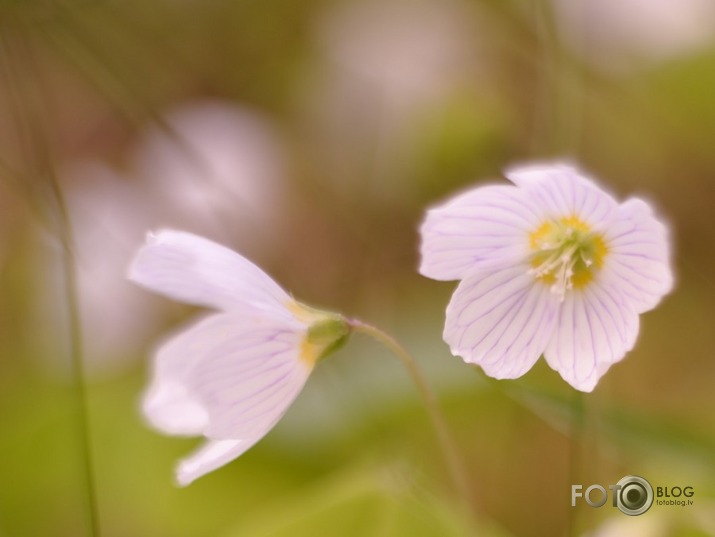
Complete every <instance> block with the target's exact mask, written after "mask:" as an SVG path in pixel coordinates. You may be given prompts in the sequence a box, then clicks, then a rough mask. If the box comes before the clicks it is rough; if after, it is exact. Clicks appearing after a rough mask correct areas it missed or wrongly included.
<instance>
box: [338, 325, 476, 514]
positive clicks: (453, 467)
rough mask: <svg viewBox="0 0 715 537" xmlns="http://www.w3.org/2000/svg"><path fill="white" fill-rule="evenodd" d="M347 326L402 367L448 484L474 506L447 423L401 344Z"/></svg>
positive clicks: (373, 330)
mask: <svg viewBox="0 0 715 537" xmlns="http://www.w3.org/2000/svg"><path fill="white" fill-rule="evenodd" d="M350 327H351V328H352V329H353V331H355V332H357V333H362V334H365V335H367V336H370V337H371V338H373V339H374V340H376V341H378V342H379V343H381V344H382V345H384V346H385V347H386V348H387V349H388V350H389V351H390V352H392V354H394V355H395V356H396V357H397V358H398V359H399V360H400V361H401V362H402V364H403V365H404V366H405V368H406V369H407V372H408V373H409V374H410V377H411V378H412V381H413V382H414V383H415V385H416V386H417V389H418V391H419V393H420V396H421V397H422V401H423V402H424V404H425V407H426V408H427V412H428V414H429V417H430V420H431V421H432V426H433V427H434V430H435V433H436V435H437V440H438V441H439V445H440V448H441V450H442V454H443V455H444V459H445V463H446V465H447V469H448V471H449V475H450V478H451V480H452V483H453V485H454V487H455V489H456V491H457V493H458V494H459V495H460V497H461V498H462V499H463V500H464V502H465V504H467V505H468V506H472V505H474V502H473V495H472V491H471V488H470V486H469V482H468V481H467V471H466V467H465V465H464V461H463V460H462V457H461V455H460V454H459V451H458V450H457V446H456V444H455V443H454V439H453V438H452V436H451V435H450V433H449V429H448V427H447V422H446V420H445V418H444V415H443V414H442V411H441V410H440V408H439V406H438V404H437V398H436V397H435V395H434V392H433V391H432V389H431V388H430V387H429V385H428V384H427V382H426V380H425V378H424V376H423V375H422V372H421V371H420V368H419V367H418V366H417V362H416V361H415V359H414V358H413V357H412V356H411V355H410V354H409V353H408V352H407V351H406V350H405V348H404V347H403V346H402V345H400V343H398V342H397V340H396V339H395V338H393V337H392V336H390V335H389V334H387V333H385V332H383V331H382V330H380V329H379V328H376V327H374V326H371V325H369V324H365V323H363V322H362V321H358V320H351V321H350Z"/></svg>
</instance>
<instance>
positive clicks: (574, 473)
mask: <svg viewBox="0 0 715 537" xmlns="http://www.w3.org/2000/svg"><path fill="white" fill-rule="evenodd" d="M585 403H586V400H585V397H584V393H583V392H581V391H579V390H574V395H573V400H572V401H571V412H572V415H571V431H570V433H571V434H570V437H569V442H570V447H569V469H568V479H569V482H568V483H567V490H569V491H570V490H571V485H575V484H578V483H579V482H580V481H579V480H580V476H579V474H580V472H581V453H582V450H583V437H584V430H585V415H586V412H585ZM567 522H568V535H570V536H571V537H576V535H578V532H577V529H578V528H577V527H576V508H575V507H571V502H570V501H569V504H568V516H567Z"/></svg>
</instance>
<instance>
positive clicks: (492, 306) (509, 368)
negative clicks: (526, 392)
mask: <svg viewBox="0 0 715 537" xmlns="http://www.w3.org/2000/svg"><path fill="white" fill-rule="evenodd" d="M558 304H559V303H558V299H557V298H556V297H555V296H554V295H553V294H552V293H551V292H550V291H549V287H548V286H547V285H544V284H542V283H540V282H536V281H534V277H533V276H531V275H529V274H527V267H525V266H523V265H521V266H517V267H511V268H508V269H505V270H498V271H493V272H491V273H488V274H486V275H484V276H482V275H479V276H473V277H471V278H467V279H465V280H463V281H462V282H461V283H460V284H459V286H458V287H457V290H456V291H455V292H454V296H453V297H452V300H451V302H450V303H449V306H447V319H446V322H445V329H444V340H445V341H446V342H447V343H448V344H449V346H450V349H451V350H452V354H454V355H458V356H462V357H463V358H464V360H465V361H467V362H470V363H475V364H479V365H480V366H481V367H482V368H483V369H484V371H485V372H486V373H487V374H488V375H489V376H492V377H495V378H516V377H520V376H521V375H523V374H524V373H525V372H526V371H528V370H529V369H530V368H531V367H532V366H533V365H534V363H535V362H536V360H538V358H539V356H541V354H542V352H543V351H544V349H545V348H546V344H547V342H548V341H549V339H550V338H551V336H552V333H553V330H554V325H555V319H556V311H557V308H558Z"/></svg>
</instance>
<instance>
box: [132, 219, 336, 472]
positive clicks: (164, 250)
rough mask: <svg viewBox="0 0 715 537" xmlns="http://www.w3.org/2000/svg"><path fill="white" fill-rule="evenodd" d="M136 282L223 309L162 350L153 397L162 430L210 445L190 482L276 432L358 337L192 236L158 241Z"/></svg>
mask: <svg viewBox="0 0 715 537" xmlns="http://www.w3.org/2000/svg"><path fill="white" fill-rule="evenodd" d="M129 278H130V279H131V280H132V281H134V282H135V283H138V284H139V285H141V286H143V287H146V288H148V289H150V290H152V291H155V292H157V293H160V294H163V295H166V296H168V297H171V298H174V299H176V300H179V301H181V302H186V303H189V304H195V305H199V306H205V307H207V308H211V309H213V310H216V312H215V313H212V314H209V315H208V316H206V317H204V318H203V319H201V320H200V321H198V322H196V323H195V324H194V325H192V326H190V327H189V328H187V329H185V330H183V331H181V332H179V333H178V334H176V335H175V336H174V337H173V338H171V339H169V340H168V341H167V342H166V343H164V344H163V345H162V346H161V347H160V348H159V350H158V352H157V353H156V356H155V362H154V370H153V379H152V382H151V385H150V387H149V389H148V391H147V393H146V394H145V396H144V400H143V405H142V407H143V411H144V414H145V416H146V418H147V419H148V420H149V422H150V423H151V424H152V425H153V426H154V427H156V428H157V429H159V430H160V431H162V432H164V433H167V434H174V435H189V436H198V435H203V436H205V437H206V438H207V439H208V441H207V442H206V444H205V445H204V446H203V447H202V448H200V449H199V450H198V451H197V452H196V453H194V454H193V455H191V456H190V457H188V458H186V459H184V460H183V461H181V463H180V464H179V466H178V468H177V481H178V483H179V484H181V485H187V484H189V483H190V482H191V481H193V480H194V479H196V478H198V477H200V476H202V475H204V474H206V473H207V472H210V471H212V470H215V469H216V468H218V467H220V466H223V465H224V464H226V463H228V462H230V461H231V460H233V459H235V458H236V457H238V456H239V455H241V454H242V453H244V452H245V451H246V450H247V449H249V448H250V447H251V446H253V445H254V444H255V443H256V442H258V441H259V440H260V439H261V438H262V437H263V436H264V435H266V433H268V431H270V430H271V429H272V428H273V426H274V425H275V424H276V423H277V422H278V420H279V419H280V418H281V417H282V416H283V414H284V413H285V412H286V410H287V409H288V407H289V406H290V405H291V403H292V402H293V401H294V399H295V398H296V397H297V396H298V394H299V393H300V391H301V389H302V388H303V385H304V384H305V382H306V380H307V379H308V376H309V375H310V372H311V370H312V369H313V366H314V365H315V363H316V362H317V361H318V360H319V359H321V358H323V357H324V356H326V355H327V354H329V353H330V352H332V351H334V350H335V349H336V348H337V347H338V346H340V345H341V344H342V343H344V342H345V340H346V339H347V336H348V334H349V332H350V328H349V326H348V324H347V322H346V321H345V320H344V319H343V318H342V317H340V316H338V315H335V314H331V313H325V312H321V311H317V310H314V309H312V308H309V307H307V306H304V305H303V304H300V303H298V302H296V301H295V300H294V299H293V298H291V297H290V296H289V295H288V294H287V293H286V292H285V291H284V290H283V289H281V288H280V287H279V286H278V284H276V283H275V282H274V281H273V280H272V279H271V278H270V277H269V276H268V275H267V274H266V273H264V272H263V271H262V270H261V269H260V268H258V267H257V266H256V265H254V264H253V263H251V262H250V261H248V260H247V259H245V258H243V257H242V256H240V255H239V254H237V253H235V252H233V251H232V250H229V249H228V248H225V247H223V246H221V245H219V244H216V243H214V242H212V241H210V240H207V239H204V238H201V237H198V236H196V235H192V234H190V233H184V232H179V231H160V232H158V233H156V234H149V236H148V239H147V242H146V244H145V245H144V246H143V247H142V248H141V249H140V250H139V252H138V253H137V255H136V257H135V258H134V261H133V263H132V265H131V267H130V269H129Z"/></svg>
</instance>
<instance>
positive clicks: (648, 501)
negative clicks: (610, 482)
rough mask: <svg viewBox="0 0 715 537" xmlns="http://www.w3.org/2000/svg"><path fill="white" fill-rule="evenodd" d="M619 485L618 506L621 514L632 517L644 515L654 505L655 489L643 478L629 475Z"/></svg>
mask: <svg viewBox="0 0 715 537" xmlns="http://www.w3.org/2000/svg"><path fill="white" fill-rule="evenodd" d="M618 485H619V486H620V488H619V489H618V493H617V494H616V505H617V506H618V508H619V509H620V510H621V512H623V513H625V514H627V515H630V516H637V515H642V514H643V513H645V512H646V511H647V510H648V509H650V506H651V505H653V487H651V486H650V483H648V481H647V480H645V479H643V478H642V477H640V476H637V475H627V476H626V477H624V478H623V479H621V480H620V481H619V482H618Z"/></svg>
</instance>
